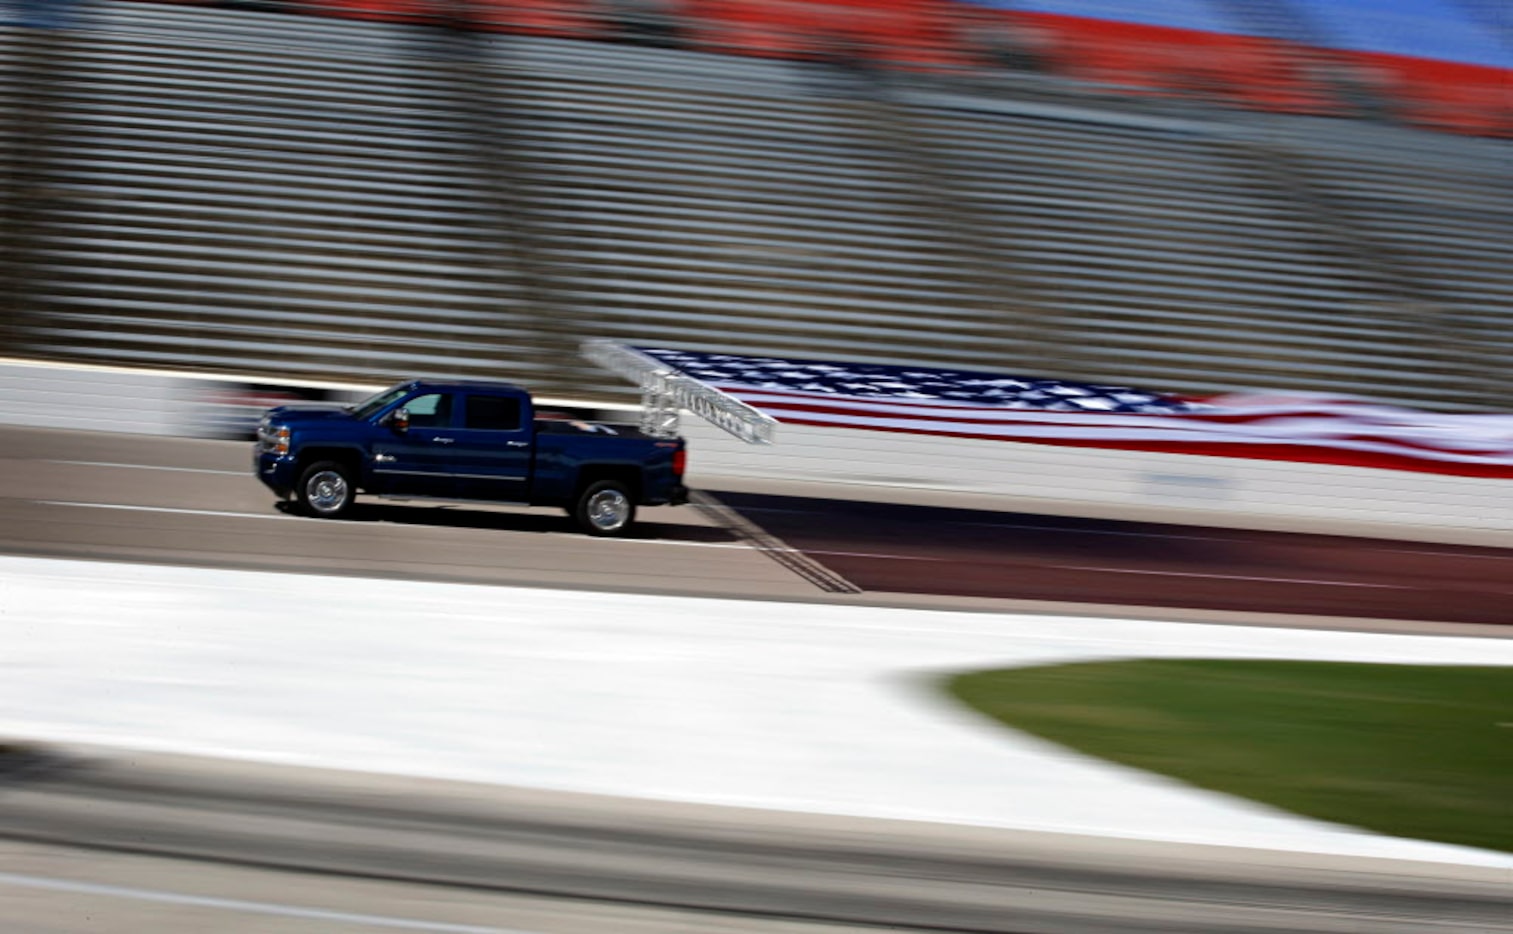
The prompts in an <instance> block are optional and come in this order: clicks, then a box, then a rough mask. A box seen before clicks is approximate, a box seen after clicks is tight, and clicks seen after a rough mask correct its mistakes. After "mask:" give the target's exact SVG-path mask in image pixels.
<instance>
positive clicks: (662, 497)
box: [252, 380, 688, 535]
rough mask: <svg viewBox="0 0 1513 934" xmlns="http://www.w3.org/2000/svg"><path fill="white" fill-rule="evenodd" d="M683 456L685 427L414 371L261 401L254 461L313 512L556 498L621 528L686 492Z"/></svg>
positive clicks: (589, 520)
mask: <svg viewBox="0 0 1513 934" xmlns="http://www.w3.org/2000/svg"><path fill="white" fill-rule="evenodd" d="M685 457H686V448H685V445H684V441H683V439H682V438H656V437H650V436H648V435H645V434H643V433H642V432H640V431H639V430H637V429H636V428H633V427H630V426H623V425H604V424H596V423H591V422H583V421H574V420H567V419H549V418H538V417H537V414H536V411H535V408H534V406H533V404H532V401H531V396H530V393H528V392H526V391H525V390H523V389H521V388H519V387H518V386H513V385H511V384H509V383H503V382H497V381H493V380H448V381H436V380H411V381H408V382H404V383H400V384H399V385H397V386H394V387H392V388H390V389H387V390H385V391H383V392H381V393H379V394H377V395H375V396H373V397H371V398H369V399H367V400H366V401H364V402H361V403H358V404H356V405H347V406H341V405H319V404H299V405H285V406H280V407H279V408H276V409H271V410H269V411H268V413H267V414H266V415H264V416H263V419H262V422H261V423H260V424H259V425H258V430H257V441H256V443H255V444H254V446H253V453H252V462H253V470H254V471H255V472H256V474H257V478H258V479H259V480H261V481H262V482H263V483H264V484H265V485H266V486H267V487H268V488H269V489H271V490H273V492H274V493H275V494H277V495H278V496H279V497H281V498H283V499H285V500H287V499H289V498H290V497H293V498H294V499H295V500H296V501H297V502H298V503H299V506H300V507H301V508H302V509H303V510H304V512H305V513H307V514H308V515H312V516H318V517H322V518H333V517H336V516H340V515H341V514H342V513H344V512H346V511H347V509H348V508H349V507H350V506H351V505H352V501H353V499H354V498H355V497H356V495H357V493H358V492H359V491H361V492H363V493H368V494H372V495H375V496H384V497H392V498H398V499H448V500H474V501H484V502H503V503H522V504H526V505H532V506H558V507H562V508H564V509H566V510H567V511H568V513H569V515H571V516H573V517H574V518H575V519H576V520H577V521H578V524H579V525H580V526H581V527H582V528H583V529H584V530H585V531H586V532H588V533H589V534H590V535H620V534H623V533H624V532H625V531H626V530H627V529H629V528H630V526H631V525H632V523H633V522H634V521H635V517H636V507H637V506H638V505H645V506H661V505H678V504H681V503H684V502H686V501H687V499H688V489H687V488H686V487H685V486H684V485H683V467H684V463H685Z"/></svg>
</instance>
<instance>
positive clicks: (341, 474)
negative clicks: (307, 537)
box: [294, 461, 357, 519]
mask: <svg viewBox="0 0 1513 934" xmlns="http://www.w3.org/2000/svg"><path fill="white" fill-rule="evenodd" d="M294 495H295V496H297V497H298V498H299V506H300V509H301V510H303V511H304V513H305V515H307V516H315V517H316V518H317V519H335V518H337V517H338V516H340V515H342V514H343V513H345V512H346V511H347V510H348V509H349V508H350V507H351V506H352V500H353V499H355V498H356V497H357V485H356V484H355V483H354V481H353V477H352V470H351V468H349V467H347V465H345V464H341V463H338V462H336V461H316V462H315V463H313V464H311V465H310V466H309V467H306V468H305V470H304V472H303V473H301V474H300V475H299V486H297V487H295V489H294Z"/></svg>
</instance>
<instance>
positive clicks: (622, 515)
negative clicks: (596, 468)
mask: <svg viewBox="0 0 1513 934" xmlns="http://www.w3.org/2000/svg"><path fill="white" fill-rule="evenodd" d="M573 518H574V519H577V520H578V525H579V526H581V527H582V528H583V531H585V532H587V533H588V534H590V535H600V536H609V535H623V534H625V531H626V530H627V529H629V528H630V527H631V524H632V523H634V522H635V521H636V501H635V500H633V499H631V498H630V491H629V490H627V489H626V488H625V484H623V483H621V482H619V481H618V480H600V481H598V482H597V483H590V484H589V485H588V486H586V487H584V488H583V492H582V493H580V494H578V502H577V504H576V505H574V507H573Z"/></svg>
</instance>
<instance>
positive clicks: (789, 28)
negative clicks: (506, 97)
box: [166, 0, 1513, 137]
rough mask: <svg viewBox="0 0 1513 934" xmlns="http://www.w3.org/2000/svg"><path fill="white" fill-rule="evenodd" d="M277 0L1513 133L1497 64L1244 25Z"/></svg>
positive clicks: (838, 4)
mask: <svg viewBox="0 0 1513 934" xmlns="http://www.w3.org/2000/svg"><path fill="white" fill-rule="evenodd" d="M166 2H179V3H185V2H187V3H195V2H202V3H207V4H208V3H210V2H212V0H166ZM286 5H287V6H288V7H289V8H291V9H295V10H297V11H301V12H309V13H316V14H320V15H326V16H338V17H352V18H362V19H382V20H392V21H405V22H433V23H438V24H440V23H452V24H454V25H459V26H461V25H467V26H468V27H469V28H476V29H484V30H494V31H503V32H520V33H528V34H536V35H552V36H564V37H577V38H604V39H611V38H616V36H617V25H616V22H615V16H614V14H612V12H611V11H612V10H615V9H621V10H623V9H625V8H626V7H634V8H642V9H651V10H667V11H672V12H673V13H674V14H675V15H676V17H677V21H678V22H679V23H680V28H679V41H680V44H682V45H683V46H685V47H689V48H695V49H701V50H706V51H719V52H726V53H730V54H738V55H756V56H768V57H778V58H806V59H832V60H843V59H844V60H847V61H851V62H853V63H855V64H870V65H874V66H882V67H889V68H907V69H930V70H939V69H966V68H983V67H985V66H989V65H990V64H991V63H992V62H993V61H995V60H997V61H1002V60H1003V58H1002V55H1003V53H1004V51H1005V48H1004V46H1005V44H1006V43H1008V44H1011V45H1012V46H1013V47H1014V48H1016V49H1017V50H1018V52H1019V53H1020V55H1019V58H1018V60H1017V62H1018V67H1029V66H1028V65H1027V64H1026V63H1027V62H1029V61H1031V60H1033V63H1034V66H1033V67H1039V68H1043V69H1046V70H1049V71H1052V72H1054V73H1058V74H1062V75H1066V76H1070V77H1076V78H1081V79H1086V80H1090V81H1096V82H1100V83H1104V84H1110V85H1116V86H1119V87H1122V88H1125V89H1128V90H1133V91H1137V92H1141V93H1148V94H1168V95H1187V96H1203V97H1207V98H1210V99H1213V100H1215V101H1219V102H1225V103H1229V104H1234V105H1240V106H1246V107H1253V108H1258V109H1264V110H1275V111H1283V112H1292V113H1312V114H1324V115H1327V114H1341V113H1347V112H1353V111H1354V110H1356V109H1358V106H1357V105H1359V104H1360V102H1361V101H1363V100H1365V99H1367V98H1368V97H1376V98H1386V99H1387V100H1388V101H1389V104H1388V107H1387V109H1389V110H1391V111H1392V112H1393V113H1394V114H1395V115H1396V116H1397V117H1398V118H1400V119H1404V120H1407V121H1410V122H1413V123H1416V124H1419V125H1422V126H1427V127H1432V128H1436V129H1442V130H1450V131H1454V132H1463V133H1474V134H1478V135H1491V136H1502V137H1510V136H1513V78H1510V76H1509V75H1508V73H1507V72H1506V71H1504V70H1501V69H1497V68H1491V67H1485V66H1479V65H1464V64H1458V63H1453V62H1442V61H1433V60H1429V59H1416V58H1408V57H1405V56H1398V55H1383V54H1372V53H1364V52H1347V51H1340V50H1322V49H1300V48H1298V47H1295V46H1290V45H1288V44H1286V43H1279V42H1272V41H1269V40H1263V39H1256V38H1251V37H1246V36H1236V35H1228V34H1222V33H1208V32H1199V31H1195V30H1186V29H1175V28H1169V27H1161V26H1146V25H1139V24H1133V23H1121V22H1113V21H1109V20H1097V19H1086V18H1082V17H1072V16H1061V15H1056V14H1048V13H1023V12H1012V11H1007V10H997V9H990V8H987V7H982V6H978V5H975V4H969V3H964V2H954V0H518V2H516V0H303V2H291V3H288V4H286ZM1342 77H1345V78H1347V79H1348V80H1346V81H1342V80H1341V78H1342ZM1351 86H1353V87H1354V89H1355V90H1354V91H1352V90H1351Z"/></svg>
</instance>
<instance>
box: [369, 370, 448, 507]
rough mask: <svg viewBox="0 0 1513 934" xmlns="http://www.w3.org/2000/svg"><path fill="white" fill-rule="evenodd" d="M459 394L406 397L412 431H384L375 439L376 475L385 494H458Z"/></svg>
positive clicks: (446, 393)
mask: <svg viewBox="0 0 1513 934" xmlns="http://www.w3.org/2000/svg"><path fill="white" fill-rule="evenodd" d="M455 401H456V400H455V394H453V393H450V392H427V393H422V394H420V395H417V396H412V397H411V398H409V399H407V400H405V402H404V403H403V404H402V407H403V408H405V409H406V410H408V411H409V413H410V427H409V430H408V431H404V432H398V431H393V430H391V429H388V428H384V429H382V430H381V434H380V436H379V438H378V439H377V440H376V441H374V442H373V478H374V480H375V481H377V483H378V485H379V486H380V489H379V490H378V492H381V493H395V494H406V493H408V494H411V495H414V496H442V497H452V496H457V495H458V493H457V485H456V483H457V481H456V478H454V477H453V476H452V473H453V470H454V468H453V456H452V448H453V447H454V446H455V445H456V441H457V439H456V431H455V429H454V428H453V425H454V422H455V419H454V418H453V416H454V411H453V409H454V408H455V405H454V403H455Z"/></svg>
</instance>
